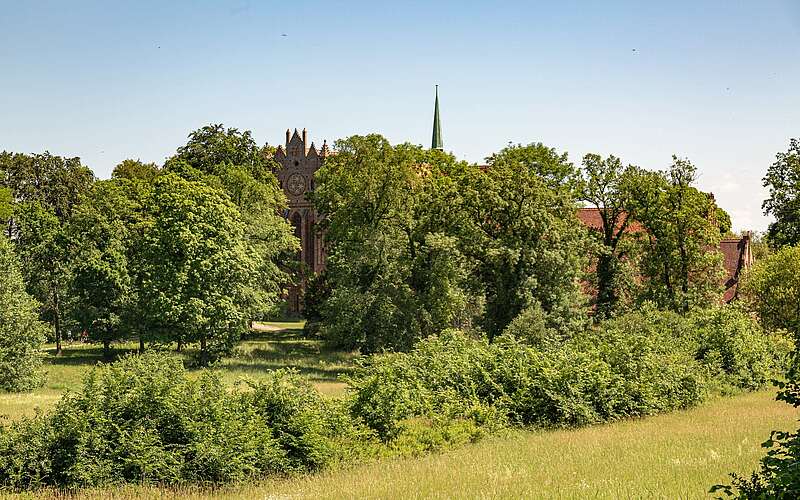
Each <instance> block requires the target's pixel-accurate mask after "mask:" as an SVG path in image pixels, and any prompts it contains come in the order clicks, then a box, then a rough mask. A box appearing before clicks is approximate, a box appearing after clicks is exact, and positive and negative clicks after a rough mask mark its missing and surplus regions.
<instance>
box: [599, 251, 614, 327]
mask: <svg viewBox="0 0 800 500" xmlns="http://www.w3.org/2000/svg"><path fill="white" fill-rule="evenodd" d="M614 258H615V257H614V256H613V255H601V256H600V257H599V258H598V259H597V314H596V316H595V319H596V320H598V321H599V320H601V319H605V318H606V317H610V316H611V312H612V311H613V310H614V308H615V306H616V302H617V296H616V293H615V290H614V274H615V271H616V266H615V265H614V264H615V262H614Z"/></svg>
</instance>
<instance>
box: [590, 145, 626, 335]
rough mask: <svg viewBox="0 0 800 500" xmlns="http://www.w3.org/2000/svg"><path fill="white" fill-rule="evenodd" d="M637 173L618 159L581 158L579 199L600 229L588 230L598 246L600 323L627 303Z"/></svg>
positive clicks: (594, 156) (597, 267) (597, 281)
mask: <svg viewBox="0 0 800 500" xmlns="http://www.w3.org/2000/svg"><path fill="white" fill-rule="evenodd" d="M637 172H638V169H637V168H636V167H633V166H628V167H624V166H623V165H622V162H621V161H620V159H619V158H617V157H615V156H613V155H612V156H609V157H607V158H602V157H601V156H600V155H596V154H587V155H586V156H584V157H583V179H582V182H581V199H582V200H583V201H585V202H588V203H589V204H590V205H591V206H593V207H594V208H596V209H597V211H598V213H599V214H600V227H599V228H597V229H596V230H591V231H590V234H592V235H593V236H595V237H596V238H597V240H598V242H599V243H600V244H599V245H598V247H597V252H596V254H595V259H596V263H595V265H596V272H595V277H596V283H597V298H596V314H595V318H596V319H598V320H600V319H604V318H609V317H611V316H613V315H614V313H615V312H617V311H618V310H619V309H620V308H622V307H623V306H624V304H625V303H626V302H630V298H631V297H630V295H631V291H632V288H633V284H632V282H631V281H632V280H631V279H630V277H631V276H632V274H633V273H632V272H631V269H630V267H631V266H630V261H627V260H626V256H627V255H626V254H627V253H629V252H630V250H631V245H629V244H626V242H627V240H628V238H626V234H627V231H628V229H629V227H630V223H631V221H632V220H633V218H634V214H633V213H632V212H633V204H632V203H631V186H632V185H633V183H635V182H636V178H637Z"/></svg>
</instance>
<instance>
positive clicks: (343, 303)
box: [312, 135, 587, 352]
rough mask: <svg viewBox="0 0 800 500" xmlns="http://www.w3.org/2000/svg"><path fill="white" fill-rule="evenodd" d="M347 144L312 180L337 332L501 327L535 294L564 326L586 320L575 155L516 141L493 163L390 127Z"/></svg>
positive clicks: (492, 332) (325, 318) (343, 341)
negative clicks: (395, 138)
mask: <svg viewBox="0 0 800 500" xmlns="http://www.w3.org/2000/svg"><path fill="white" fill-rule="evenodd" d="M336 149H337V154H336V155H335V156H333V157H332V158H330V159H328V160H326V163H325V166H324V167H323V168H322V169H321V170H320V171H319V172H318V174H317V179H316V182H317V188H316V190H315V192H314V193H313V199H314V202H315V205H316V207H317V209H318V210H319V211H320V212H321V213H323V214H325V219H324V220H323V223H322V225H323V227H324V231H325V240H326V244H327V247H328V261H327V267H328V270H327V273H326V278H325V279H326V288H325V290H324V291H325V293H326V296H325V297H323V298H322V300H320V299H319V298H318V297H315V298H314V301H312V302H316V303H321V304H320V305H319V306H318V307H317V309H318V310H319V311H320V322H321V326H322V328H321V331H322V333H323V335H324V336H325V337H326V338H328V339H329V340H331V341H332V342H334V343H336V344H338V345H341V346H346V347H358V348H361V350H362V352H375V351H379V350H381V349H394V350H408V349H410V348H411V347H412V346H413V345H414V343H415V342H416V341H418V340H419V339H421V338H424V337H425V336H427V335H430V334H433V333H436V332H438V331H441V330H442V329H444V328H447V327H453V326H458V327H462V328H469V327H474V326H482V327H483V328H484V329H485V330H486V332H487V334H488V335H489V336H490V337H494V336H496V335H498V334H499V333H500V332H502V330H503V329H504V328H505V327H506V325H507V324H508V323H509V322H510V321H511V320H512V319H513V318H514V317H516V316H517V314H519V313H520V311H522V310H523V309H525V308H527V307H540V308H541V309H542V310H543V311H544V312H545V313H546V315H547V321H548V322H549V323H551V324H552V326H554V327H558V328H569V327H571V326H573V325H572V323H571V322H578V323H580V322H581V321H582V320H583V318H584V317H585V310H584V309H583V308H582V306H583V302H584V300H583V297H582V296H581V294H580V289H579V286H578V282H579V278H580V276H581V275H582V272H583V268H584V263H585V253H586V244H587V240H586V231H585V229H584V228H583V226H582V225H581V224H580V223H579V222H578V221H577V218H576V214H575V209H576V205H575V203H574V200H573V199H572V197H571V195H570V193H571V192H572V184H573V183H574V181H575V179H574V176H575V172H574V168H573V167H572V165H571V164H570V163H568V162H567V160H566V156H565V155H559V154H557V153H556V152H555V151H554V150H552V149H550V148H546V147H544V146H542V145H541V144H533V145H530V146H513V147H509V148H506V149H505V150H503V151H501V152H500V153H498V154H497V155H494V156H492V157H491V158H490V159H489V161H490V163H491V166H490V168H487V169H486V170H485V171H484V170H481V169H477V168H475V167H473V166H469V165H466V164H465V163H463V162H457V161H455V159H454V158H453V157H452V156H451V155H447V154H444V153H442V152H439V151H428V150H424V149H422V148H420V147H418V146H411V145H408V144H401V145H398V146H392V145H390V144H389V143H388V142H387V141H386V140H385V139H384V138H382V137H380V136H377V135H371V136H366V137H358V136H356V137H351V138H349V139H346V140H343V141H339V142H337V143H336ZM315 292H316V290H315Z"/></svg>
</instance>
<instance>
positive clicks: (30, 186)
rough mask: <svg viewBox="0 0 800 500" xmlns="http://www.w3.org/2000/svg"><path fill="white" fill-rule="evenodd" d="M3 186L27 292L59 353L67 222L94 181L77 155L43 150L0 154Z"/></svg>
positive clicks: (66, 281) (66, 284)
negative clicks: (10, 203)
mask: <svg viewBox="0 0 800 500" xmlns="http://www.w3.org/2000/svg"><path fill="white" fill-rule="evenodd" d="M0 171H3V172H5V173H4V175H3V179H2V180H3V183H4V184H5V186H4V187H6V188H8V189H10V190H11V193H12V197H13V200H14V202H15V207H14V213H13V217H12V221H11V222H9V226H8V233H9V235H12V236H14V238H13V241H14V242H15V243H16V244H17V248H18V254H19V257H20V261H21V263H22V271H23V276H24V277H25V282H26V284H27V286H28V292H29V293H31V295H33V296H34V298H36V299H37V300H38V301H39V302H40V303H41V304H42V306H41V307H42V313H43V319H45V320H47V321H49V322H51V324H52V325H53V331H54V337H55V341H56V351H57V353H60V352H61V339H62V331H63V328H64V321H63V320H64V319H65V311H67V309H68V305H69V303H70V299H71V297H70V295H69V290H70V287H69V284H70V280H71V277H70V266H71V262H70V259H71V249H70V247H69V240H68V238H67V230H66V228H67V225H68V224H69V220H70V218H71V216H72V214H73V212H74V210H75V207H76V206H77V205H78V204H79V203H80V200H81V199H82V197H83V195H84V193H86V192H87V191H88V190H89V188H90V187H91V185H92V183H93V182H94V174H92V171H91V170H89V168H87V167H85V166H84V165H82V164H81V162H80V158H62V157H60V156H54V155H51V154H50V153H49V152H45V153H43V154H32V155H26V154H21V153H13V154H12V153H7V152H4V153H2V154H0Z"/></svg>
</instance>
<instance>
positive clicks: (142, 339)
mask: <svg viewBox="0 0 800 500" xmlns="http://www.w3.org/2000/svg"><path fill="white" fill-rule="evenodd" d="M139 354H144V337H142V336H141V335H139Z"/></svg>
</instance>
